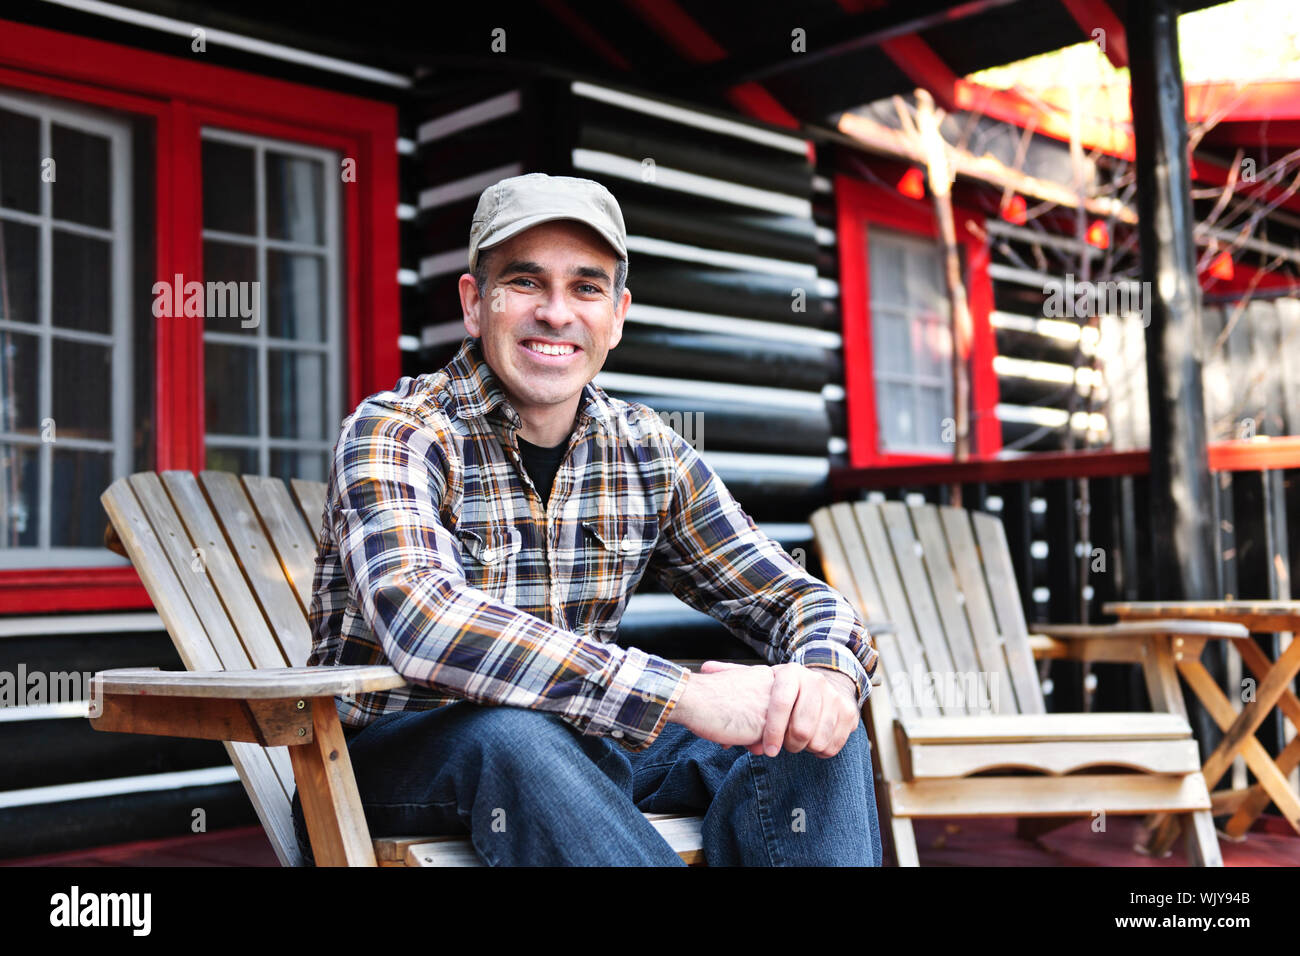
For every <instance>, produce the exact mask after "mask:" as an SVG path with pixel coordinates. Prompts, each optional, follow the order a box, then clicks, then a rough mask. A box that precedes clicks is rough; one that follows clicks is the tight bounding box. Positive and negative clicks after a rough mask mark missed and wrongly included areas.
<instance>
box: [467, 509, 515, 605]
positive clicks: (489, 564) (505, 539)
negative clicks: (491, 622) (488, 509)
mask: <svg viewBox="0 0 1300 956" xmlns="http://www.w3.org/2000/svg"><path fill="white" fill-rule="evenodd" d="M456 534H457V537H458V538H459V539H460V565H461V570H462V571H463V572H464V574H465V582H466V583H467V584H469V586H470V587H473V588H478V589H479V590H480V591H485V592H486V593H488V594H490V595H491V596H492V597H494V598H499V599H500V600H502V601H506V602H507V603H511V604H513V603H514V598H515V594H514V592H515V589H516V586H517V583H516V575H515V564H516V561H515V556H516V555H517V554H518V553H519V549H520V547H521V546H522V543H523V540H522V536H521V535H520V533H519V529H518V528H511V527H502V526H500V525H466V524H464V523H462V524H461V525H460V527H458V528H457V529H456Z"/></svg>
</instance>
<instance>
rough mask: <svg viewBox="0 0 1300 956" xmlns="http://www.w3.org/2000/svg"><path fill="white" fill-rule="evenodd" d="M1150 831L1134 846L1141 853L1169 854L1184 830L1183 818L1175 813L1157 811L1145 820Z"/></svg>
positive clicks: (1158, 856)
mask: <svg viewBox="0 0 1300 956" xmlns="http://www.w3.org/2000/svg"><path fill="white" fill-rule="evenodd" d="M1145 823H1146V826H1147V827H1148V828H1149V829H1148V832H1147V833H1146V834H1145V835H1144V836H1143V837H1140V838H1139V839H1138V842H1137V844H1136V845H1135V846H1134V847H1133V848H1134V849H1135V850H1137V851H1138V852H1139V853H1145V854H1146V855H1147V856H1150V857H1155V858H1157V859H1158V858H1160V857H1165V856H1168V855H1169V852H1170V847H1172V846H1173V845H1174V841H1175V840H1177V839H1178V834H1179V833H1180V832H1182V827H1183V818H1182V816H1180V815H1178V814H1174V813H1157V814H1153V815H1152V816H1150V817H1148V818H1147V820H1146V821H1145Z"/></svg>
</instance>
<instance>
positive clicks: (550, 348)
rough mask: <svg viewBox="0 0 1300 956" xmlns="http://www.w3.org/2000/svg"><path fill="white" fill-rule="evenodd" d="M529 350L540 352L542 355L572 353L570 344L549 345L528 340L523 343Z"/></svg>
mask: <svg viewBox="0 0 1300 956" xmlns="http://www.w3.org/2000/svg"><path fill="white" fill-rule="evenodd" d="M525 348H527V349H528V350H529V351H530V352H541V353H542V354H543V355H570V354H572V353H573V346H572V345H550V344H547V343H542V342H529V343H528V344H527V345H525Z"/></svg>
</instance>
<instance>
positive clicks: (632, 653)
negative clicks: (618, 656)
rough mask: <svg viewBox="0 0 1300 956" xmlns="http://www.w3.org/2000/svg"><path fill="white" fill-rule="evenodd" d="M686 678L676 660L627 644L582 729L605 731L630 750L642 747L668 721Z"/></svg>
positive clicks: (687, 677)
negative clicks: (618, 663)
mask: <svg viewBox="0 0 1300 956" xmlns="http://www.w3.org/2000/svg"><path fill="white" fill-rule="evenodd" d="M689 679H690V671H688V670H687V669H686V668H685V667H682V666H681V665H680V664H674V663H673V662H672V661H669V660H665V659H664V658H662V657H656V656H654V655H651V654H647V653H646V652H645V651H642V650H640V649H638V648H635V647H630V648H628V649H627V654H626V656H625V657H624V658H623V663H622V664H620V665H619V667H618V670H616V671H615V672H614V676H613V678H612V679H611V680H610V682H609V684H608V686H607V687H606V688H605V693H604V695H603V696H602V697H601V699H600V703H599V704H598V705H597V707H596V712H595V713H594V714H592V716H591V720H590V721H589V722H588V724H587V727H586V729H585V730H584V731H583V732H584V733H587V734H606V735H608V736H610V737H612V738H614V739H615V740H617V741H618V742H619V743H620V744H622V745H623V746H624V747H625V748H627V749H628V750H631V751H633V752H636V751H641V750H645V749H646V748H647V747H649V746H650V745H651V744H652V743H654V741H655V738H656V737H658V736H659V733H660V731H662V730H663V729H664V725H665V724H667V723H668V715H669V714H670V713H672V709H673V708H674V707H676V706H677V701H678V700H679V699H681V696H682V694H683V693H684V692H685V690H686V682H687V681H688V680H689Z"/></svg>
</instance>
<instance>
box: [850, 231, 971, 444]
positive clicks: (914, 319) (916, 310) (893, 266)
mask: <svg viewBox="0 0 1300 956" xmlns="http://www.w3.org/2000/svg"><path fill="white" fill-rule="evenodd" d="M868 243H869V248H870V252H869V255H868V260H867V261H868V267H869V269H870V276H871V281H870V283H869V287H870V289H871V344H872V356H873V358H874V365H875V368H874V372H875V382H876V409H877V422H878V428H879V431H878V434H879V440H880V449H881V450H882V451H890V452H896V451H902V452H919V453H924V452H934V453H936V454H945V453H951V451H952V442H951V436H950V435H948V436H947V440H945V435H946V432H948V431H950V430H951V429H950V428H948V429H945V427H944V425H945V423H944V419H946V418H951V416H952V413H953V411H952V409H953V404H952V326H951V322H950V319H949V314H950V311H951V310H950V309H949V304H948V296H947V291H946V289H945V287H944V277H943V260H942V257H941V255H940V252H939V248H938V246H937V245H936V244H935V243H934V242H932V241H929V240H924V239H915V238H911V237H909V236H906V235H905V234H903V233H900V232H895V231H892V230H888V229H871V230H870V231H869V233H868Z"/></svg>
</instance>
